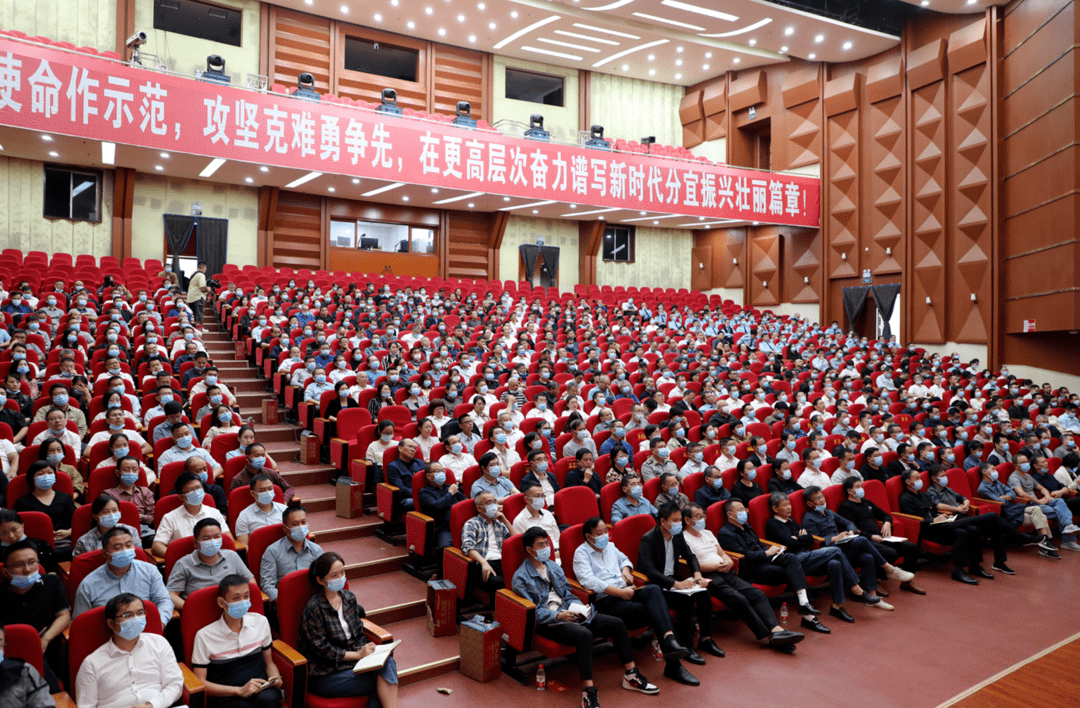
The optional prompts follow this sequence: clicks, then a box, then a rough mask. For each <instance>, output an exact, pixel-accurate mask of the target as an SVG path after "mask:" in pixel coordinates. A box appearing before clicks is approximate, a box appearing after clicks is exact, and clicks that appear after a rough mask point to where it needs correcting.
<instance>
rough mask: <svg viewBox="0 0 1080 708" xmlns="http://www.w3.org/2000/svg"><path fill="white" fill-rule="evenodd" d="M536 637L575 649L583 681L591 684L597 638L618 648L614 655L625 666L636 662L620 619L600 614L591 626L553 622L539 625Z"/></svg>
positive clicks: (595, 616)
mask: <svg viewBox="0 0 1080 708" xmlns="http://www.w3.org/2000/svg"><path fill="white" fill-rule="evenodd" d="M536 633H537V634H538V635H540V636H541V637H544V638H546V639H550V640H552V641H556V642H558V643H559V644H565V645H566V646H570V647H574V652H575V656H576V657H577V664H578V673H579V674H581V680H582V681H591V680H592V677H593V670H592V650H593V641H594V640H595V639H597V638H609V639H611V643H612V644H613V645H614V647H615V654H616V655H617V656H618V657H619V661H620V662H621V663H622V664H623V665H624V666H625V665H626V664H629V663H630V662H632V661H633V660H634V649H633V647H631V646H630V637H628V636H627V634H626V625H625V624H624V623H623V621H622V620H621V619H619V618H618V617H612V616H611V615H606V614H601V613H597V614H595V615H594V616H593V619H592V622H590V623H589V624H578V623H577V622H551V623H549V624H538V625H536Z"/></svg>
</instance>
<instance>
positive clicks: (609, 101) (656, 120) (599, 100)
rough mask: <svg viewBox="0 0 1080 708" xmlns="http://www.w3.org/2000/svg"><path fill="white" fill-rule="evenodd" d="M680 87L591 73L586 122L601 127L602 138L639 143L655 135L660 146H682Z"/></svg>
mask: <svg viewBox="0 0 1080 708" xmlns="http://www.w3.org/2000/svg"><path fill="white" fill-rule="evenodd" d="M684 93H685V89H684V88H683V87H682V86H672V85H670V84H661V83H657V82H656V81H643V80H641V79H631V78H627V77H624V76H613V75H611V74H599V73H595V72H594V73H592V74H591V75H590V77H589V96H590V106H589V121H590V123H593V124H597V123H598V124H600V125H602V126H604V137H605V138H622V139H623V140H640V139H641V138H643V137H646V136H649V135H655V136H656V142H657V143H659V144H661V145H682V123H681V122H679V102H680V101H681V100H682V98H683V94H684Z"/></svg>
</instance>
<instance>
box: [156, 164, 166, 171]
mask: <svg viewBox="0 0 1080 708" xmlns="http://www.w3.org/2000/svg"><path fill="white" fill-rule="evenodd" d="M154 169H155V170H157V171H158V172H161V171H162V170H163V169H165V168H164V167H162V166H161V165H154Z"/></svg>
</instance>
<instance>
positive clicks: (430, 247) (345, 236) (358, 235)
mask: <svg viewBox="0 0 1080 708" xmlns="http://www.w3.org/2000/svg"><path fill="white" fill-rule="evenodd" d="M330 246H331V247H333V248H357V249H359V250H361V251H383V252H385V253H422V254H429V255H430V254H433V253H435V230H434V229H430V228H425V227H422V226H409V225H408V224H384V223H381V222H378V221H337V220H334V221H331V222H330Z"/></svg>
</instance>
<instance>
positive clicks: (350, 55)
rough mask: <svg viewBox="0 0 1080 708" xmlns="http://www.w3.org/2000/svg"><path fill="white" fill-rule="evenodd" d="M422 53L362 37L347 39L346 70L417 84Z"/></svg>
mask: <svg viewBox="0 0 1080 708" xmlns="http://www.w3.org/2000/svg"><path fill="white" fill-rule="evenodd" d="M419 59H420V53H419V52H418V51H417V50H415V49H410V48H408V47H395V46H394V45H392V44H387V43H386V42H379V41H376V40H373V39H363V38H361V37H348V36H346V37H345V68H346V69H348V70H349V71H359V72H363V73H365V74H374V75H375V76H385V77H387V78H389V79H398V80H400V81H412V82H414V83H415V82H416V72H417V66H418V65H419V63H420V62H419Z"/></svg>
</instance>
